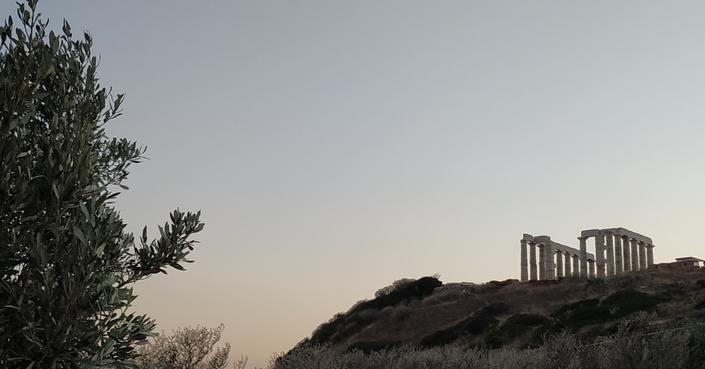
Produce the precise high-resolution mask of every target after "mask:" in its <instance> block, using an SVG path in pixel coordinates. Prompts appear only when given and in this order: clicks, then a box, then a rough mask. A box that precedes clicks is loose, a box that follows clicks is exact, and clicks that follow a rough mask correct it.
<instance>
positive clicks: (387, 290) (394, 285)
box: [375, 278, 416, 297]
mask: <svg viewBox="0 0 705 369" xmlns="http://www.w3.org/2000/svg"><path fill="white" fill-rule="evenodd" d="M414 282H416V279H413V278H402V279H398V280H396V281H394V283H392V284H390V285H389V286H387V287H382V288H380V289H379V290H377V292H375V297H382V296H386V295H389V294H390V293H392V292H394V291H396V290H398V289H399V288H401V287H404V286H407V285H409V284H411V283H414Z"/></svg>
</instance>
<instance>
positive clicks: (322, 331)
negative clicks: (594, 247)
mask: <svg viewBox="0 0 705 369" xmlns="http://www.w3.org/2000/svg"><path fill="white" fill-rule="evenodd" d="M625 321H630V322H631V323H630V324H632V325H634V326H637V325H638V327H639V328H638V329H642V330H660V329H664V328H667V327H673V326H679V325H683V324H692V323H698V322H705V270H701V269H697V268H694V269H684V268H676V269H654V270H649V271H644V272H636V273H631V274H629V275H626V276H622V277H618V278H611V279H605V280H597V279H596V280H581V279H573V278H565V279H562V280H559V281H535V282H528V283H519V282H518V281H516V280H506V281H501V282H499V281H492V282H488V283H485V284H481V285H478V284H472V283H449V284H442V283H441V282H440V281H438V280H437V279H435V278H432V277H425V278H421V279H419V280H417V281H414V282H411V283H408V284H405V285H402V286H399V287H397V288H396V289H394V290H392V291H391V292H389V293H387V294H385V295H382V296H379V297H377V298H375V299H372V300H369V301H363V302H361V303H358V304H356V305H355V306H353V307H352V308H351V309H350V310H349V311H348V312H346V313H343V314H338V315H336V316H335V317H333V318H332V319H331V320H330V321H329V322H327V323H324V324H322V325H321V326H320V327H318V328H317V329H316V330H315V331H314V332H313V334H312V335H311V337H310V338H308V339H306V340H304V341H303V342H302V343H300V344H299V345H298V346H297V347H303V346H307V345H308V344H314V345H326V346H330V347H331V348H332V349H334V350H336V351H338V352H343V351H349V350H352V349H359V350H362V351H364V352H370V351H376V350H380V349H385V348H392V347H399V346H405V345H413V346H416V347H420V348H430V347H444V346H448V345H451V344H455V345H458V344H459V345H461V346H464V347H474V348H499V347H513V348H526V347H536V346H540V345H541V344H542V342H543V340H544V339H545V337H547V336H548V335H550V334H551V333H559V332H565V331H567V332H570V333H573V334H574V335H575V337H577V338H578V339H580V340H581V341H591V340H594V339H595V338H597V337H601V336H606V335H609V334H612V333H614V332H615V331H616V330H617V328H618V327H619V326H620V324H625V323H624V322H625Z"/></svg>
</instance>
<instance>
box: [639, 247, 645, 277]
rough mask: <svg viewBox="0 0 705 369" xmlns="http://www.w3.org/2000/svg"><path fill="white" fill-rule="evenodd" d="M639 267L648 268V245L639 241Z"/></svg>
mask: <svg viewBox="0 0 705 369" xmlns="http://www.w3.org/2000/svg"><path fill="white" fill-rule="evenodd" d="M639 269H640V270H646V245H645V244H644V243H643V242H639Z"/></svg>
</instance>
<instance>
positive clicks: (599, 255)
mask: <svg viewBox="0 0 705 369" xmlns="http://www.w3.org/2000/svg"><path fill="white" fill-rule="evenodd" d="M595 259H596V260H595V261H596V264H597V265H596V267H597V278H605V236H604V235H602V234H600V235H598V236H596V237H595Z"/></svg>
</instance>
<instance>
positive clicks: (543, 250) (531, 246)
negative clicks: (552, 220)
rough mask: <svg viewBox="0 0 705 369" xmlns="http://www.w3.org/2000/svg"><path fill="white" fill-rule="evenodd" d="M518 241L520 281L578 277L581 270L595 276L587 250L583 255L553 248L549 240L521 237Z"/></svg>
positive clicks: (592, 276) (593, 264) (592, 261)
mask: <svg viewBox="0 0 705 369" xmlns="http://www.w3.org/2000/svg"><path fill="white" fill-rule="evenodd" d="M520 242H521V281H522V282H525V281H529V280H531V281H536V280H546V279H556V278H562V277H578V276H581V275H583V272H584V273H585V274H586V275H587V276H588V277H589V278H594V277H595V262H594V260H592V259H588V258H587V251H586V252H585V255H578V254H576V253H570V252H566V251H563V250H557V249H553V247H552V244H551V242H550V241H548V242H531V241H527V240H524V239H522V240H520ZM537 250H538V255H537ZM527 254H528V255H527ZM581 254H582V252H581ZM527 256H528V257H527ZM537 256H538V258H537Z"/></svg>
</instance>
